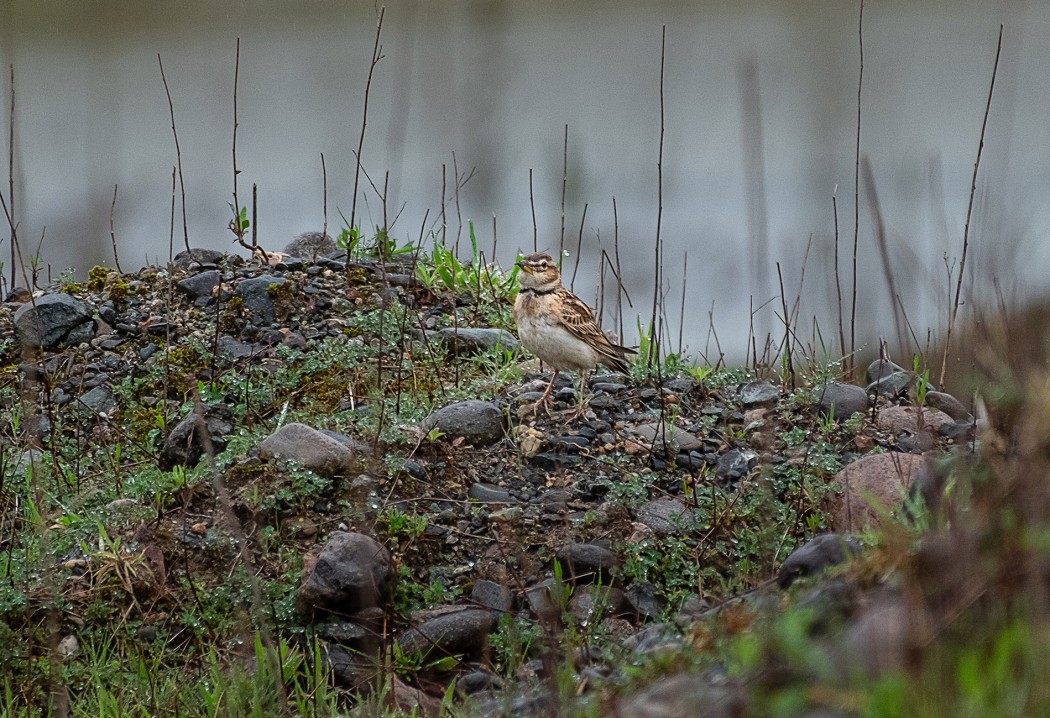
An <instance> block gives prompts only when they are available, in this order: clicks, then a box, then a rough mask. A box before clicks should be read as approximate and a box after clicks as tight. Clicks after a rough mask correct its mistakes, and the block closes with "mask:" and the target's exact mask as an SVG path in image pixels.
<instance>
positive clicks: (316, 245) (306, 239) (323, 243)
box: [284, 232, 339, 262]
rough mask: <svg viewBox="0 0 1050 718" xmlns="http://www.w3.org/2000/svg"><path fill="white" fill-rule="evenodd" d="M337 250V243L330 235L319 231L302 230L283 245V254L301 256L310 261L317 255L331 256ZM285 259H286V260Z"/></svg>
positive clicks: (314, 259)
mask: <svg viewBox="0 0 1050 718" xmlns="http://www.w3.org/2000/svg"><path fill="white" fill-rule="evenodd" d="M338 251H339V244H338V243H337V242H336V241H335V240H334V239H332V237H331V235H328V234H323V233H321V232H303V233H302V234H299V235H296V236H295V237H294V238H292V241H290V242H289V243H288V244H287V245H285V247H284V252H285V254H288V255H291V256H292V257H301V258H302V259H308V260H310V261H311V262H313V261H316V260H317V258H318V257H331V256H332V255H334V254H336V253H337V252H338ZM286 261H287V260H286Z"/></svg>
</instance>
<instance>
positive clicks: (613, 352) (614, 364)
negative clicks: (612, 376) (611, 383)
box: [602, 342, 638, 374]
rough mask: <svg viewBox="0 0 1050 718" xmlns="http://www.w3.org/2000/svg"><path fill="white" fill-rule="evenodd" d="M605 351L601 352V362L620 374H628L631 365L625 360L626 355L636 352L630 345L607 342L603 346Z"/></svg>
mask: <svg viewBox="0 0 1050 718" xmlns="http://www.w3.org/2000/svg"><path fill="white" fill-rule="evenodd" d="M605 349H606V351H603V352H602V364H604V365H605V366H607V367H609V368H610V369H613V370H614V371H618V372H620V373H621V374H628V373H630V371H631V365H630V364H629V363H628V361H627V356H628V355H630V354H637V353H638V352H637V351H635V350H634V349H631V348H630V347H623V346H620V345H619V344H613V343H612V342H609V345H608V346H607V347H605Z"/></svg>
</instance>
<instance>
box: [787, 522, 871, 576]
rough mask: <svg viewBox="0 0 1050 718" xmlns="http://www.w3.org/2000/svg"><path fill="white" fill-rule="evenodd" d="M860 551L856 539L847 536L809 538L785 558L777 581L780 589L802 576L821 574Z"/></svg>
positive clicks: (827, 535)
mask: <svg viewBox="0 0 1050 718" xmlns="http://www.w3.org/2000/svg"><path fill="white" fill-rule="evenodd" d="M859 550H860V545H859V544H858V543H857V541H856V539H854V538H853V537H852V536H849V535H847V534H822V535H820V536H815V537H813V538H811V539H810V540H809V541H807V542H806V543H804V544H802V545H801V546H799V547H798V548H796V549H795V550H794V551H792V552H791V555H789V556H788V557H787V559H785V561H784V565H783V566H781V567H780V574H779V575H778V577H777V581H778V582H779V583H780V587H781V588H787V587H788V586H790V585H791V584H792V583H794V582H795V580H796V579H797V578H800V577H802V576H813V575H816V574H820V573H823V571H824V570H825V569H826V568H828V567H829V566H835V565H838V564H840V563H842V562H843V561H845V560H846V559H847V558H848V557H850V556H853V555H855V554H856V553H857V552H858V551H859Z"/></svg>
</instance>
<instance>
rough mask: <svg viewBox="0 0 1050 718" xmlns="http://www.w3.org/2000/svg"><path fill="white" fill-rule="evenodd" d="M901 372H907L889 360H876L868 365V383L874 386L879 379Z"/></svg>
mask: <svg viewBox="0 0 1050 718" xmlns="http://www.w3.org/2000/svg"><path fill="white" fill-rule="evenodd" d="M902 371H907V369H905V368H904V367H902V366H901V365H900V364H895V363H893V362H891V361H890V360H889V359H876V360H875V361H873V362H872V363H871V364H868V371H867V377H868V383H869V384H874V383H875V382H876V381H878V380H879V379H883V378H885V377H888V376H889V375H890V374H894V373H896V372H902Z"/></svg>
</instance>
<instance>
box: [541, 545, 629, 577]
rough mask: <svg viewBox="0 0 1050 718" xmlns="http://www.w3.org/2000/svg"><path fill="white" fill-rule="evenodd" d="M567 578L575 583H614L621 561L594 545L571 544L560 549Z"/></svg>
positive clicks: (559, 554)
mask: <svg viewBox="0 0 1050 718" xmlns="http://www.w3.org/2000/svg"><path fill="white" fill-rule="evenodd" d="M557 558H558V561H559V562H561V564H562V566H563V568H564V570H565V574H564V575H565V576H566V577H567V578H568V579H570V580H572V581H573V582H574V583H581V582H582V583H601V584H604V585H608V584H610V583H612V581H613V579H614V577H615V574H616V573H617V569H618V568H619V566H620V560H619V559H618V558H617V557H616V554H614V553H613V552H612V551H610V550H609V549H607V548H605V547H604V546H599V545H597V544H593V543H570V544H567V545H565V546H562V547H561V548H560V549H558V553H557Z"/></svg>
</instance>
